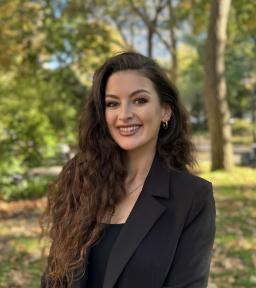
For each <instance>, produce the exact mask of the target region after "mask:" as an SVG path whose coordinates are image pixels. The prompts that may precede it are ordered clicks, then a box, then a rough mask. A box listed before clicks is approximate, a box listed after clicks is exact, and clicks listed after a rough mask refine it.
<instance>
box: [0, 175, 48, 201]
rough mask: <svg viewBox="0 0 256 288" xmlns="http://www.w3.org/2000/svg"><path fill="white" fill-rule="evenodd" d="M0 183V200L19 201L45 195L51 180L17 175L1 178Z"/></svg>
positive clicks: (44, 177) (45, 177)
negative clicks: (0, 181)
mask: <svg viewBox="0 0 256 288" xmlns="http://www.w3.org/2000/svg"><path fill="white" fill-rule="evenodd" d="M3 180H5V182H4V183H3V182H2V183H1V189H2V191H0V199H2V200H5V201H13V200H20V199H37V198H40V197H43V196H44V195H46V192H47V190H48V186H49V183H50V182H51V181H52V180H53V177H50V176H34V177H28V178H25V177H21V176H20V175H19V174H17V175H12V178H11V179H10V177H3V179H2V181H3Z"/></svg>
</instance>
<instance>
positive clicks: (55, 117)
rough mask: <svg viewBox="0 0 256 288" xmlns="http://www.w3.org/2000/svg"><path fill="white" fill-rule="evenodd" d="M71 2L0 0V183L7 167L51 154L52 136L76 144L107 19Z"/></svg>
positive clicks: (9, 171)
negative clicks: (89, 84) (78, 125)
mask: <svg viewBox="0 0 256 288" xmlns="http://www.w3.org/2000/svg"><path fill="white" fill-rule="evenodd" d="M77 6H78V2H77V1H71V2H66V1H61V2H60V1H19V0H14V1H7V0H3V1H1V3H0V14H1V20H0V114H1V123H0V152H1V153H0V163H1V164H0V174H1V183H0V191H1V190H3V187H2V185H5V188H6V185H7V183H11V180H12V178H13V176H14V175H16V174H22V173H25V172H26V171H27V170H28V169H30V168H31V167H35V166H39V165H42V164H44V163H45V161H46V160H47V159H52V158H58V157H56V155H57V154H58V153H60V151H59V144H60V143H66V144H68V145H70V146H71V147H74V146H76V138H77V128H76V127H77V120H78V115H79V112H80V110H81V106H82V101H83V98H84V95H85V94H86V91H87V88H86V86H85V85H86V84H87V83H88V81H87V78H89V79H90V80H91V74H92V71H93V70H94V69H95V67H96V66H98V65H99V63H101V62H102V61H103V59H104V58H105V57H106V56H107V55H109V53H110V41H108V39H110V31H109V29H108V27H106V26H104V25H103V24H102V23H101V22H99V21H98V22H97V21H93V19H91V18H90V15H88V11H85V10H83V11H80V10H79V9H77ZM74 12H75V14H74ZM85 73H86V76H87V78H85ZM24 185H25V184H24ZM26 185H29V184H26ZM26 185H25V186H26ZM9 190H13V189H12V188H11V187H10V189H9ZM21 190H22V188H21ZM13 191H14V190H13ZM6 193H7V192H6ZM8 193H9V192H8ZM8 193H7V194H8ZM17 193H20V192H18V191H17ZM22 193H23V192H22ZM12 194H13V192H12V193H11V195H12ZM8 195H9V194H8ZM11 197H13V196H11Z"/></svg>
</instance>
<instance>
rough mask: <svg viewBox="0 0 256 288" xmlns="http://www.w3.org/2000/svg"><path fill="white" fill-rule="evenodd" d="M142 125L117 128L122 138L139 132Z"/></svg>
mask: <svg viewBox="0 0 256 288" xmlns="http://www.w3.org/2000/svg"><path fill="white" fill-rule="evenodd" d="M141 126H142V125H130V126H120V127H117V128H118V130H119V133H120V134H121V135H122V136H131V135H134V134H136V133H137V132H138V130H139V129H140V127H141Z"/></svg>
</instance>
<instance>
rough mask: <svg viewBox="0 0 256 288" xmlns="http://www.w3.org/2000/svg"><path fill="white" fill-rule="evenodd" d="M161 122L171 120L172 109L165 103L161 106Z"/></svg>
mask: <svg viewBox="0 0 256 288" xmlns="http://www.w3.org/2000/svg"><path fill="white" fill-rule="evenodd" d="M162 108H163V109H162V121H169V120H170V119H171V115H172V109H171V106H170V105H169V104H167V103H164V104H163V105H162Z"/></svg>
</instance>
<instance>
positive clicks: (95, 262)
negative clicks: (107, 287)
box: [85, 223, 124, 288]
mask: <svg viewBox="0 0 256 288" xmlns="http://www.w3.org/2000/svg"><path fill="white" fill-rule="evenodd" d="M123 225H124V223H120V224H106V226H105V227H104V229H103V231H102V233H101V235H100V238H99V240H98V241H97V242H96V243H95V244H94V245H93V246H92V247H91V249H90V253H89V258H88V263H87V270H86V273H85V278H86V281H85V282H86V285H85V287H86V288H102V286H103V280H104V275H105V270H106V266H107V261H108V257H109V255H110V252H111V249H112V247H113V245H114V243H115V240H116V238H117V236H118V234H119V232H120V230H121V228H122V227H123Z"/></svg>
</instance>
